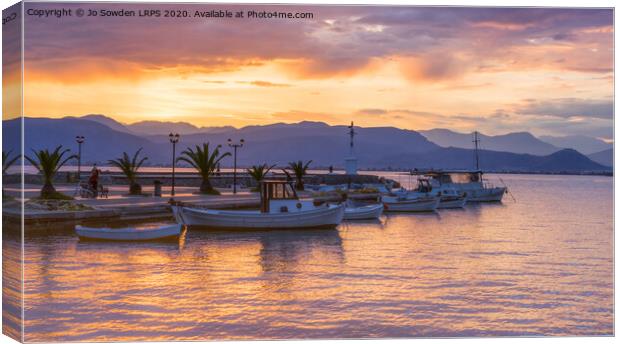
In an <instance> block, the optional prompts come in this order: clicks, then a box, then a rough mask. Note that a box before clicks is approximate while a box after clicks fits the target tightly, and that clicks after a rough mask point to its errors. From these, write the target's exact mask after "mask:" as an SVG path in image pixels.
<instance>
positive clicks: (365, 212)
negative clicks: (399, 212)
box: [344, 203, 383, 220]
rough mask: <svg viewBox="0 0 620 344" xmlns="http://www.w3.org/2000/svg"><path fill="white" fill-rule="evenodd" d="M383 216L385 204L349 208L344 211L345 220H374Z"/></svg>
mask: <svg viewBox="0 0 620 344" xmlns="http://www.w3.org/2000/svg"><path fill="white" fill-rule="evenodd" d="M381 214H383V204H381V203H379V204H369V205H363V206H359V207H356V206H349V205H348V204H347V207H346V208H345V209H344V219H345V220H374V219H378V218H379V217H381Z"/></svg>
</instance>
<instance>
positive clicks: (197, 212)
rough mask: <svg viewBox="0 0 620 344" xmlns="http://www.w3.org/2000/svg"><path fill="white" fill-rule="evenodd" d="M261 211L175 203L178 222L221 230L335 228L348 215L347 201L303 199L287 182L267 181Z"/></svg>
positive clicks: (263, 186) (174, 211)
mask: <svg viewBox="0 0 620 344" xmlns="http://www.w3.org/2000/svg"><path fill="white" fill-rule="evenodd" d="M260 192H261V208H260V210H215V209H204V208H199V207H195V206H194V207H193V206H186V205H182V204H179V203H176V204H173V205H172V211H173V214H174V216H175V218H176V220H177V222H178V223H180V224H184V225H189V226H203V227H210V228H220V229H306V228H334V227H336V226H338V225H339V224H340V223H341V222H342V219H343V217H344V205H343V204H329V203H318V202H315V201H313V200H301V199H299V197H298V196H297V193H296V192H295V189H294V188H293V187H292V185H291V184H290V183H288V182H286V181H279V180H272V181H263V182H261V185H260Z"/></svg>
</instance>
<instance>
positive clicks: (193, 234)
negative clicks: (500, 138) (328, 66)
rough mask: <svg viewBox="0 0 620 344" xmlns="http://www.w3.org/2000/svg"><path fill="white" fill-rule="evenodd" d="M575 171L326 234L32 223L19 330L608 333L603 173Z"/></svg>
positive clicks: (131, 334)
mask: <svg viewBox="0 0 620 344" xmlns="http://www.w3.org/2000/svg"><path fill="white" fill-rule="evenodd" d="M587 178H589V177H565V178H559V179H558V178H554V177H551V178H549V179H546V177H545V176H535V177H532V176H526V177H522V176H511V177H510V178H509V177H506V178H504V180H505V181H506V182H507V183H508V184H509V186H511V188H512V192H513V193H514V194H515V196H516V197H517V200H518V202H517V203H514V202H510V201H507V202H506V203H504V205H492V204H487V205H473V206H468V207H467V208H466V209H465V210H461V211H452V210H449V211H444V210H441V211H439V212H438V213H436V214H388V215H387V216H384V217H383V218H382V220H381V221H377V222H372V221H361V222H357V221H355V222H354V221H351V222H346V223H344V224H342V225H341V226H339V227H338V229H336V230H316V231H312V230H298V231H254V232H241V233H234V232H214V231H209V230H194V229H192V228H190V229H189V230H188V231H187V233H186V235H185V237H184V240H182V241H180V242H179V243H176V244H170V243H126V244H104V243H96V242H95V243H91V242H79V240H78V239H77V237H75V235H74V234H73V232H72V229H69V228H63V227H52V228H48V229H47V230H46V231H44V232H40V233H44V234H36V235H35V234H32V235H29V236H27V239H26V247H25V255H26V271H25V276H26V279H27V280H26V290H25V293H26V299H25V302H26V305H27V308H26V333H27V334H26V340H30V341H60V340H63V341H66V340H69V341H75V340H82V341H86V340H88V341H109V340H126V341H133V340H146V339H148V340H180V339H184V340H200V339H203V340H205V339H260V338H263V339H266V338H334V337H338V338H343V337H344V338H350V337H403V336H407V337H408V336H472V335H609V334H612V333H613V302H612V301H613V246H612V238H613V226H612V211H613V206H612V202H611V195H612V192H611V181H612V180H611V179H609V178H608V179H601V180H602V181H598V182H597V183H586V182H585V181H588V180H589V179H587ZM575 193H578V194H579V195H581V197H578V198H575V197H573V196H574V194H575Z"/></svg>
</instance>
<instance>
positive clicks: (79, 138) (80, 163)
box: [75, 135, 85, 182]
mask: <svg viewBox="0 0 620 344" xmlns="http://www.w3.org/2000/svg"><path fill="white" fill-rule="evenodd" d="M84 139H85V137H84V136H81V135H78V136H76V137H75V142H77V144H78V172H77V176H78V182H79V181H80V178H81V177H80V176H81V173H82V143H84Z"/></svg>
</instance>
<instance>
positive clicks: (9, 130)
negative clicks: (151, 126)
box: [2, 117, 165, 163]
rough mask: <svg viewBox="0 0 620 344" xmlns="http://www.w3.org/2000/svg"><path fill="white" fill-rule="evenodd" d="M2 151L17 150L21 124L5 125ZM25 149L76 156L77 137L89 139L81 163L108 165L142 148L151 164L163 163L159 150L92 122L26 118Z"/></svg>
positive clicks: (144, 142) (134, 136) (69, 119)
mask: <svg viewBox="0 0 620 344" xmlns="http://www.w3.org/2000/svg"><path fill="white" fill-rule="evenodd" d="M2 126H3V133H4V135H3V138H2V141H3V142H2V144H3V147H18V146H19V140H20V137H19V133H20V123H19V120H9V121H3V122H2ZM24 126H25V129H24V135H25V136H24V145H25V147H24V148H25V153H26V155H29V154H31V153H32V150H33V149H35V150H38V149H45V148H48V149H53V148H55V147H56V146H58V145H62V146H63V147H64V148H69V149H71V150H72V151H73V152H74V153H76V152H77V143H76V142H75V136H76V135H77V134H79V135H83V136H85V137H86V140H85V142H84V144H83V145H82V157H83V158H82V162H84V163H88V162H105V161H107V160H109V159H114V158H117V157H119V156H120V155H121V154H122V152H124V151H127V152H129V153H133V152H134V151H136V150H137V149H139V148H140V147H143V148H144V152H145V154H147V155H148V156H150V160H151V161H159V160H162V159H163V158H164V157H165V155H164V154H162V152H161V151H160V149H159V147H158V146H157V145H154V144H153V143H152V142H151V141H149V140H147V139H145V138H142V137H139V136H136V135H132V134H129V133H126V132H121V131H117V130H113V129H111V128H110V127H108V126H106V125H104V124H101V123H99V122H96V121H93V120H90V119H79V118H72V117H65V118H60V119H51V118H24Z"/></svg>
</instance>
